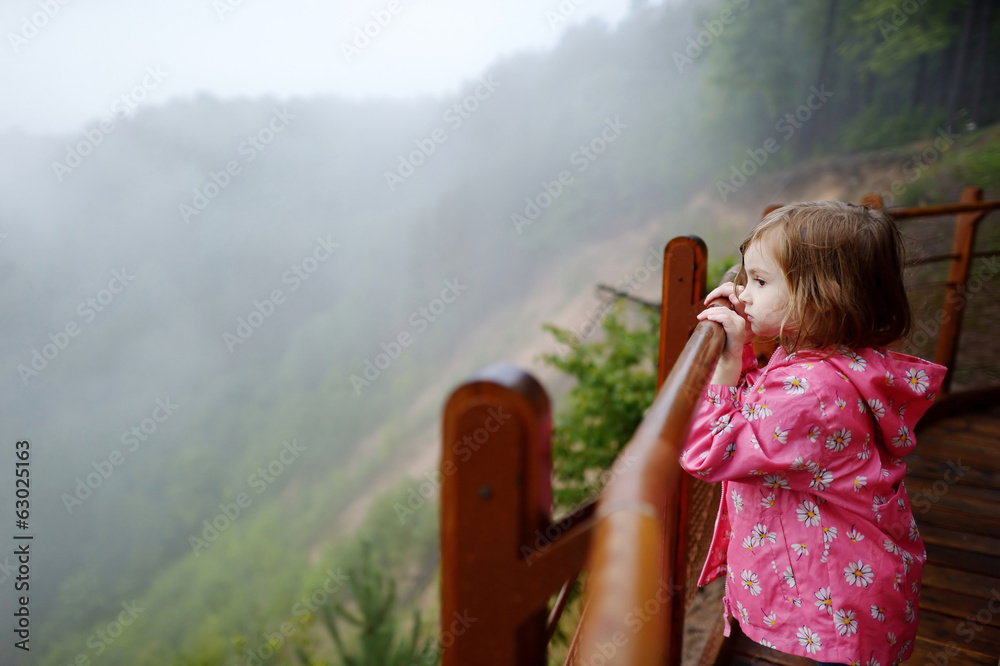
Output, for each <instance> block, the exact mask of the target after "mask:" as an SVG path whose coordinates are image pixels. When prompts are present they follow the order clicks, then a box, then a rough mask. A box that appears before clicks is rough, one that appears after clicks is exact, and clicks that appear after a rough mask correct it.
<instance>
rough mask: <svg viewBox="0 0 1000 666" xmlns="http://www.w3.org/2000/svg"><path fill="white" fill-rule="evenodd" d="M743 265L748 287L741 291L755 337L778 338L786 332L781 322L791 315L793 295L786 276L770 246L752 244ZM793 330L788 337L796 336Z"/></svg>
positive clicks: (761, 243) (744, 256)
mask: <svg viewBox="0 0 1000 666" xmlns="http://www.w3.org/2000/svg"><path fill="white" fill-rule="evenodd" d="M743 265H744V266H745V267H746V272H747V285H746V287H744V288H743V290H742V291H740V294H739V300H740V301H741V302H742V303H743V304H744V305H745V307H746V315H747V321H749V322H750V329H751V330H752V331H753V332H754V334H755V335H759V336H762V337H774V336H776V335H778V333H780V332H782V331H781V320H782V319H784V318H785V313H786V312H787V311H788V304H789V296H790V295H789V292H788V283H787V282H786V280H785V274H784V273H783V272H782V271H781V269H780V268H778V262H777V261H775V259H774V256H773V254H772V252H771V248H770V247H769V245H768V244H767V243H766V242H761V241H757V242H754V243H751V244H750V246H749V247H748V248H747V249H746V252H745V253H744V255H743ZM789 326H790V325H789V324H786V325H785V330H784V334H785V335H788V334H789V333H791V332H792V331H789Z"/></svg>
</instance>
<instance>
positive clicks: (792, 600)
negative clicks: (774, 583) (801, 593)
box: [787, 597, 802, 608]
mask: <svg viewBox="0 0 1000 666" xmlns="http://www.w3.org/2000/svg"><path fill="white" fill-rule="evenodd" d="M787 601H788V603H790V604H791V605H793V606H795V607H796V608H801V607H802V600H801V599H799V598H798V597H788V599H787Z"/></svg>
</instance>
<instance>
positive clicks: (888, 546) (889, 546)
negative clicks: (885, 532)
mask: <svg viewBox="0 0 1000 666" xmlns="http://www.w3.org/2000/svg"><path fill="white" fill-rule="evenodd" d="M882 547H883V548H885V552H887V553H891V554H893V555H899V546H897V545H896V544H895V543H893V542H892V541H891V540H890V539H882Z"/></svg>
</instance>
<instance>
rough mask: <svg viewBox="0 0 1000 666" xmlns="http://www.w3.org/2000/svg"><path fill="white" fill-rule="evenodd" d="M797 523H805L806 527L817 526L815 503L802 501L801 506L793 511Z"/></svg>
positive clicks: (816, 507)
mask: <svg viewBox="0 0 1000 666" xmlns="http://www.w3.org/2000/svg"><path fill="white" fill-rule="evenodd" d="M795 513H796V514H797V516H798V519H799V522H801V523H805V524H806V527H816V526H817V525H819V507H818V506H816V503H815V502H810V501H809V500H802V504H800V505H799V506H798V508H796V509H795Z"/></svg>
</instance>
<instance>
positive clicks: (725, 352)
mask: <svg viewBox="0 0 1000 666" xmlns="http://www.w3.org/2000/svg"><path fill="white" fill-rule="evenodd" d="M717 298H724V299H727V300H728V301H729V302H730V303H733V305H734V306H735V307H736V308H737V309H735V310H730V309H729V308H727V307H724V306H719V305H716V306H709V307H707V308H705V309H704V310H702V311H701V312H699V313H698V319H699V320H700V321H705V320H708V321H714V322H717V323H719V324H721V325H722V328H723V330H725V332H726V344H725V346H724V347H723V348H722V355H721V356H720V357H719V362H718V364H717V365H716V366H715V373H714V374H713V375H712V380H711V383H712V384H725V385H729V386H735V385H736V383H737V382H738V381H739V378H740V372H741V370H742V366H743V346H744V345H745V344H746V343H747V341H748V340H749V339H750V338H751V337H752V335H753V333H752V331H751V330H750V323H749V322H748V321H747V320H746V317H745V315H744V308H743V304H742V303H740V302H739V300H738V299H737V298H736V294H735V291H734V289H733V283H732V282H727V283H725V284H723V285H720V286H719V287H716V288H715V289H713V290H712V291H711V293H709V295H708V296H707V297H706V298H705V302H706V303H709V302H711V301H714V300H715V299H717Z"/></svg>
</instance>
